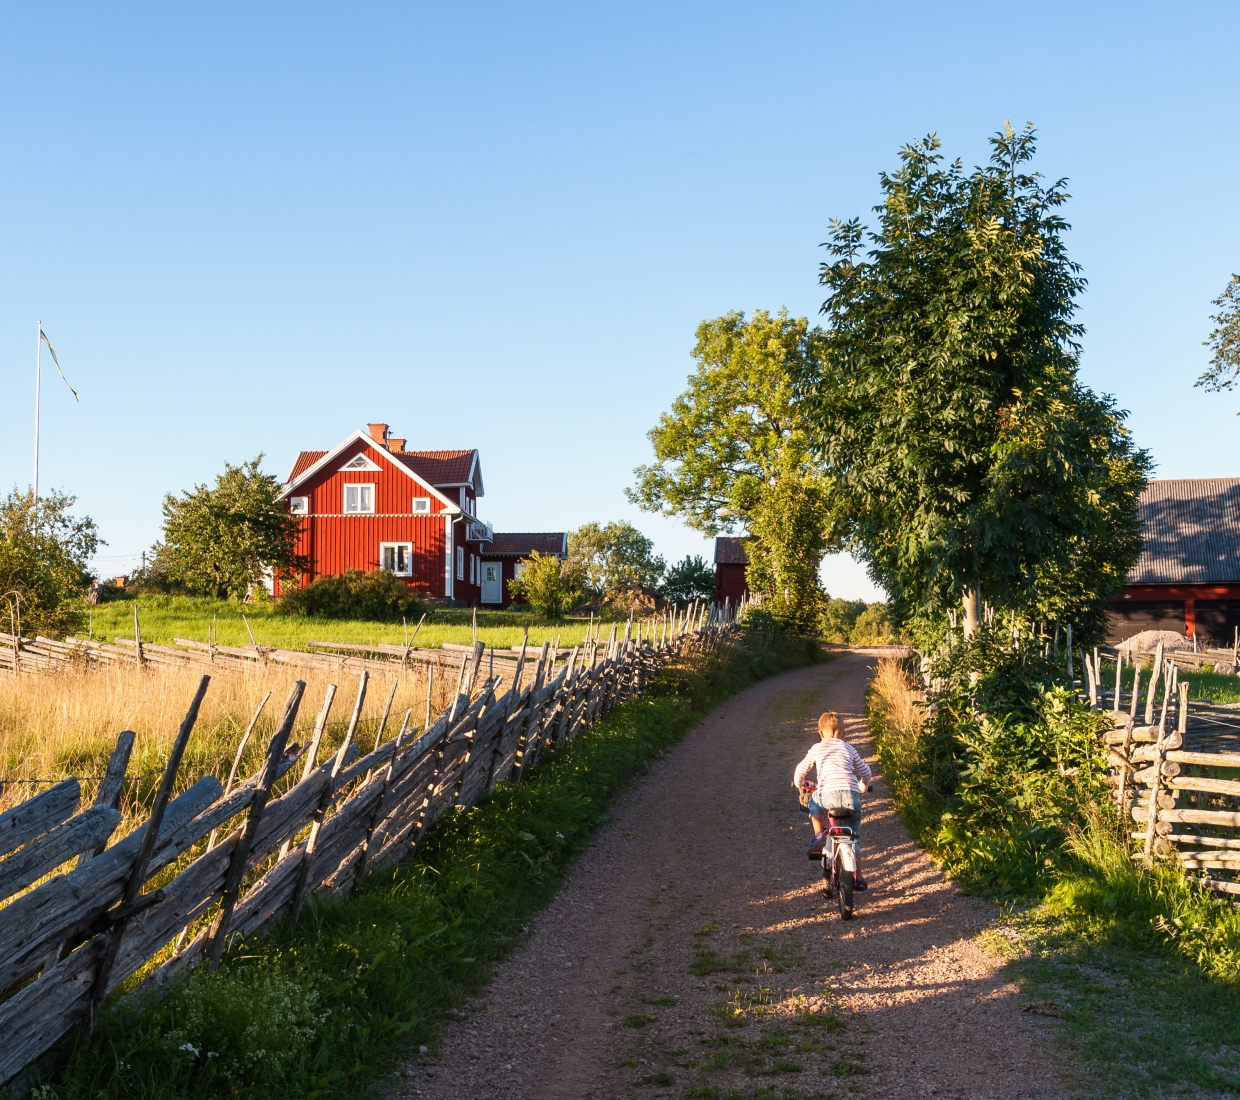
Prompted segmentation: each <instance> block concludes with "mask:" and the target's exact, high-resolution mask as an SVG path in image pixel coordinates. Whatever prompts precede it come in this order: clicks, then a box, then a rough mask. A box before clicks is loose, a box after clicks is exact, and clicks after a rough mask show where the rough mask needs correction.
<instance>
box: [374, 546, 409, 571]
mask: <svg viewBox="0 0 1240 1100" xmlns="http://www.w3.org/2000/svg"><path fill="white" fill-rule="evenodd" d="M379 565H380V566H381V567H382V568H383V569H386V570H387V571H388V572H389V573H394V574H395V575H396V576H398V577H408V576H412V575H413V543H411V542H381V543H379Z"/></svg>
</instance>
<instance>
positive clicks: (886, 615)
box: [848, 603, 904, 645]
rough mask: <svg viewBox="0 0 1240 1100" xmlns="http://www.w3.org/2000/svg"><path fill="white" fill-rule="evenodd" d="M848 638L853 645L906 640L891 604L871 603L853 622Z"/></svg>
mask: <svg viewBox="0 0 1240 1100" xmlns="http://www.w3.org/2000/svg"><path fill="white" fill-rule="evenodd" d="M848 640H849V641H850V642H851V643H852V644H853V645H894V644H895V643H897V642H901V641H903V640H904V638H903V635H902V634H901V633H900V628H899V625H898V624H897V623H896V621H895V617H894V615H893V614H892V610H891V605H890V604H886V603H872V604H869V605H868V606H867V607H866V608H865V610H864V611H862V612H861V613H860V614H859V615H858V616H857V618H856V621H855V622H854V623H853V628H852V630H851V631H850V632H849V635H848Z"/></svg>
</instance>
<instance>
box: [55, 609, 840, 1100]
mask: <svg viewBox="0 0 1240 1100" xmlns="http://www.w3.org/2000/svg"><path fill="white" fill-rule="evenodd" d="M815 659H817V647H816V645H814V644H813V643H807V642H806V641H804V640H800V639H796V638H791V637H789V636H788V635H786V634H784V632H783V631H782V630H780V628H779V627H778V625H777V624H775V623H774V621H773V620H772V619H771V618H770V617H769V616H766V615H763V614H762V613H760V612H758V613H755V614H754V615H752V616H751V618H750V620H749V621H748V622H747V624H746V629H745V631H744V633H743V634H742V635H741V636H740V637H739V638H738V639H737V640H736V641H735V642H734V644H731V645H728V646H725V647H724V648H723V649H722V651H720V652H716V653H713V654H710V655H706V656H701V655H698V656H694V657H692V658H689V659H687V660H686V661H685V662H683V663H682V664H680V665H679V666H676V667H672V668H669V669H667V670H666V671H665V672H664V673H663V674H661V676H660V677H659V679H658V680H657V681H656V683H655V684H654V685H653V686H652V690H651V691H650V692H649V694H648V695H646V696H644V697H643V698H641V699H637V700H634V701H632V702H630V703H626V704H624V705H623V706H620V707H618V708H617V709H616V710H615V711H613V712H612V714H610V715H609V716H608V718H607V719H606V720H605V721H604V722H602V723H600V724H599V725H598V726H596V727H595V728H594V729H592V730H590V731H588V732H587V733H584V734H583V735H581V736H580V737H579V738H577V739H576V740H574V741H572V742H570V743H569V744H567V745H566V746H564V747H563V748H562V749H560V750H558V751H556V752H554V753H552V754H551V755H549V756H548V757H547V758H546V759H545V761H544V762H543V763H541V764H540V765H539V766H538V767H537V768H536V769H535V770H534V771H533V772H531V775H530V777H529V780H528V781H526V782H522V783H521V784H520V785H504V786H502V787H501V788H499V789H498V790H497V791H496V792H495V793H494V794H493V795H492V796H491V797H489V798H488V799H486V800H485V801H484V802H482V803H481V804H480V805H478V806H477V807H475V808H473V809H472V810H468V811H460V812H457V813H455V814H452V815H448V816H445V817H444V818H442V819H441V820H440V821H439V822H438V823H437V824H436V826H435V827H434V828H433V829H432V831H431V832H430V833H429V834H428V836H427V839H426V841H425V843H424V845H423V846H422V847H421V848H420V850H419V853H418V855H417V856H416V857H415V858H414V859H412V860H410V861H407V862H405V863H402V864H400V865H398V866H397V867H396V868H394V869H393V870H392V871H390V872H384V873H383V874H380V875H377V876H375V877H374V878H373V879H371V880H369V881H368V882H367V883H366V884H365V885H364V887H363V888H362V890H361V892H360V893H359V894H358V895H357V896H355V897H353V898H350V899H347V900H344V901H338V902H333V903H329V904H321V905H311V906H308V907H307V909H306V910H305V911H304V912H303V914H302V916H301V918H300V919H299V920H298V921H297V922H296V923H295V924H292V923H288V922H286V923H285V924H283V925H281V926H279V927H278V928H277V929H276V930H275V931H274V932H273V933H272V934H270V935H268V936H266V937H263V938H256V939H253V940H249V941H246V942H243V943H237V944H234V945H233V947H232V949H231V950H230V951H229V952H228V954H227V956H226V958H225V960H224V963H223V965H222V966H221V968H220V970H219V971H217V972H214V973H212V972H209V971H208V970H206V969H205V968H203V969H201V970H198V971H196V972H194V973H193V974H192V975H190V977H189V978H188V980H186V981H185V982H184V983H182V984H181V985H179V986H177V987H175V988H174V990H173V992H172V993H171V994H170V995H168V996H167V997H165V998H163V999H161V1000H146V1001H139V1002H137V1003H125V1002H118V1003H116V1004H114V1005H113V1006H112V1007H111V1008H110V1009H109V1010H108V1011H107V1012H106V1013H105V1016H104V1019H103V1022H102V1024H101V1026H100V1028H99V1030H98V1031H97V1032H96V1034H95V1036H94V1037H93V1038H92V1039H90V1040H85V1039H79V1041H78V1043H77V1045H76V1046H75V1047H74V1049H73V1050H72V1052H71V1054H70V1057H69V1060H68V1063H67V1065H66V1066H65V1068H64V1069H63V1070H62V1071H61V1072H60V1073H59V1074H58V1075H57V1076H56V1077H55V1078H54V1079H52V1080H50V1081H48V1082H46V1083H45V1084H44V1085H43V1086H41V1088H42V1091H41V1093H38V1094H37V1095H40V1096H41V1097H42V1100H69V1098H76V1097H91V1098H109V1097H117V1098H119V1097H125V1098H143V1100H155V1098H161V1100H162V1098H169V1100H171V1098H173V1097H176V1098H191V1097H192V1098H196V1097H202V1098H204V1100H205V1098H208V1097H210V1098H215V1097H219V1096H242V1097H259V1096H273V1095H279V1096H286V1097H332V1096H350V1097H356V1096H358V1095H382V1094H384V1092H385V1091H386V1090H387V1089H388V1088H389V1087H390V1086H392V1085H395V1084H397V1083H398V1079H399V1073H400V1067H401V1065H402V1063H406V1062H408V1061H411V1060H415V1059H416V1058H417V1057H418V1053H417V1052H418V1047H419V1045H430V1044H433V1042H434V1040H435V1037H436V1034H437V1030H438V1027H439V1021H440V1020H441V1019H442V1018H443V1016H444V1014H445V1013H446V1012H448V1011H450V1010H451V1009H452V1008H453V1007H454V1006H455V1005H457V1004H459V1003H460V1002H461V1001H462V999H463V998H464V997H466V996H467V995H469V994H470V993H471V992H472V991H474V990H475V989H477V988H478V987H480V986H481V985H482V984H483V983H484V982H485V981H486V979H487V976H488V974H489V972H490V967H491V964H492V963H494V962H495V961H496V960H497V959H499V958H502V957H503V956H504V955H505V954H507V953H508V952H509V951H510V950H511V949H512V947H513V945H514V943H515V942H516V940H517V938H518V936H519V935H520V933H521V931H522V929H523V928H524V926H525V924H526V922H527V921H528V920H529V918H530V916H531V915H532V914H533V913H534V912H536V911H537V910H538V909H539V908H541V907H542V906H543V905H545V904H546V903H547V902H548V901H549V900H550V899H551V897H552V896H553V895H554V893H555V890H556V887H557V885H558V882H559V879H560V877H561V876H562V874H563V873H564V870H565V869H566V868H567V867H568V866H569V864H570V863H571V862H572V860H573V859H574V858H576V857H577V855H578V854H579V853H580V851H581V849H582V848H583V846H584V845H585V843H586V842H587V840H588V839H589V837H590V835H591V834H592V833H593V831H594V830H595V829H596V828H597V827H598V826H599V825H600V824H602V823H603V822H604V821H606V820H607V815H608V811H607V805H608V802H609V800H610V799H611V798H613V797H614V796H615V795H616V794H617V793H618V792H619V791H621V790H623V789H624V787H625V786H627V785H628V784H629V783H630V782H631V781H632V780H633V779H634V778H635V777H636V776H637V775H639V774H640V773H641V772H642V771H643V770H644V769H645V768H646V767H647V766H648V764H649V763H650V762H651V761H652V760H653V759H654V758H655V757H656V756H657V755H658V754H659V753H661V752H662V751H663V750H664V749H666V748H667V747H668V746H669V745H671V744H673V743H674V742H675V741H677V740H679V739H680V738H681V737H683V736H684V734H685V733H686V732H687V731H688V729H689V728H690V727H691V726H693V725H694V724H695V723H696V722H697V721H698V720H699V719H700V717H701V716H702V715H703V714H705V713H706V712H707V711H709V710H710V709H711V708H713V707H714V706H716V705H717V704H718V703H720V702H721V701H723V700H724V699H726V698H727V697H728V696H730V695H732V694H733V693H735V692H736V691H739V690H741V689H742V688H744V687H746V686H747V685H749V684H751V683H753V682H755V681H756V680H758V679H760V678H762V677H764V676H767V675H771V674H773V673H776V672H779V671H782V670H783V669H786V668H792V667H797V666H799V665H803V664H805V663H807V662H810V661H812V660H815Z"/></svg>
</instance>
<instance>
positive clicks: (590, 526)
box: [568, 520, 666, 596]
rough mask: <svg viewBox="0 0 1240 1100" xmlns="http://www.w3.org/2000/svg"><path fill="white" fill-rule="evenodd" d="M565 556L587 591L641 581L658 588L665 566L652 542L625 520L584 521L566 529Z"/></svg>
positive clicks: (603, 593) (594, 592)
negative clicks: (568, 529)
mask: <svg viewBox="0 0 1240 1100" xmlns="http://www.w3.org/2000/svg"><path fill="white" fill-rule="evenodd" d="M568 558H569V561H570V562H572V564H573V568H574V569H575V570H577V571H578V573H579V574H580V577H581V581H582V584H583V585H584V587H585V589H586V591H588V592H589V593H590V594H591V595H594V596H608V595H610V594H612V593H614V592H618V591H620V590H621V589H622V588H629V587H631V586H633V585H640V586H641V587H643V588H657V587H658V586H659V580H660V578H661V577H662V576H663V571H664V569H665V568H666V565H665V564H664V561H663V559H662V558H661V557H658V556H657V555H656V554H655V552H654V543H653V542H651V541H650V539H648V538H646V536H645V535H643V534H642V533H641V532H640V531H639V530H638V529H637V528H636V527H634V526H633V525H632V524H631V523H629V522H628V521H627V520H617V521H615V522H613V523H608V524H603V525H600V524H597V523H584V524H582V525H581V526H580V527H578V528H577V530H575V531H570V532H569V533H568Z"/></svg>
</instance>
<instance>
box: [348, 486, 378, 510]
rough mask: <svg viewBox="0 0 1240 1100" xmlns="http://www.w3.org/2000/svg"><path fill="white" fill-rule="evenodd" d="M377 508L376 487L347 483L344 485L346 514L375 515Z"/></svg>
mask: <svg viewBox="0 0 1240 1100" xmlns="http://www.w3.org/2000/svg"><path fill="white" fill-rule="evenodd" d="M374 510H375V487H374V486H373V485H346V486H345V487H344V514H345V515H346V516H357V515H373V513H374Z"/></svg>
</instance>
